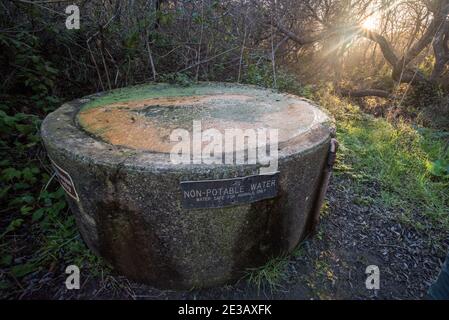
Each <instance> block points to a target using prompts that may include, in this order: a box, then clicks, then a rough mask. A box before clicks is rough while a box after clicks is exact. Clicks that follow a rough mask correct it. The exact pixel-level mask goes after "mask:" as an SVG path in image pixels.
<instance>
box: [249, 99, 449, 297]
mask: <svg viewBox="0 0 449 320" xmlns="http://www.w3.org/2000/svg"><path fill="white" fill-rule="evenodd" d="M310 98H312V99H314V100H315V101H317V102H318V103H319V104H321V106H323V107H324V108H326V109H327V110H328V111H329V113H330V114H331V115H332V116H333V117H335V120H336V124H337V138H338V141H339V143H340V149H339V152H338V157H337V163H336V166H335V168H334V169H335V172H334V174H348V175H350V176H351V177H352V179H353V180H354V181H355V182H356V184H355V188H357V187H358V188H359V189H360V190H362V189H363V188H362V185H363V184H366V183H372V182H376V183H377V184H379V185H380V187H381V190H380V191H379V193H378V197H375V198H372V197H371V196H367V195H363V194H362V195H360V197H359V198H356V199H354V201H355V202H356V203H357V204H360V205H366V206H375V205H376V201H381V202H382V204H383V205H386V206H388V207H390V208H392V209H393V210H392V211H393V212H396V213H397V216H396V218H397V219H398V221H399V222H401V223H404V224H408V225H411V226H413V227H415V228H416V229H419V230H428V232H431V231H430V230H429V228H430V229H438V230H441V229H440V228H443V229H444V230H445V231H448V230H449V177H448V176H447V175H435V174H434V172H432V170H431V168H432V163H435V162H436V161H440V162H442V163H449V154H448V150H447V146H446V142H445V140H444V138H445V137H446V134H445V133H444V132H441V131H435V130H431V129H425V128H419V127H414V126H413V125H412V124H409V123H406V122H403V121H398V122H396V123H390V122H388V121H387V120H385V119H383V118H374V117H373V116H370V115H367V114H364V113H363V112H361V111H360V109H359V107H358V106H356V105H354V104H351V103H350V102H348V101H346V100H344V99H341V98H339V97H337V96H335V95H332V94H331V93H329V92H327V91H321V92H318V93H316V94H315V96H314V97H310ZM327 211H328V208H327V205H325V206H324V207H323V209H322V214H324V215H326V214H327ZM317 237H318V238H322V233H320V232H319V233H318V234H317ZM288 263H289V257H288V256H283V257H279V258H274V259H272V260H270V261H269V262H268V263H267V264H266V265H264V266H262V267H260V268H256V269H253V270H250V271H251V273H250V274H249V276H248V279H249V282H250V283H252V284H254V285H255V286H256V287H257V288H258V289H260V288H261V287H263V286H264V285H268V287H269V288H270V289H271V290H272V291H273V290H276V289H277V288H278V287H279V286H280V284H279V283H280V281H281V280H282V279H283V276H284V274H283V272H284V271H285V270H286V266H287V265H288ZM324 266H325V265H324V262H323V261H317V264H316V266H315V267H316V270H317V272H318V273H323V274H324V275H326V276H329V270H327V269H326V270H325V271H326V272H324V271H323V270H324V269H325V268H324Z"/></svg>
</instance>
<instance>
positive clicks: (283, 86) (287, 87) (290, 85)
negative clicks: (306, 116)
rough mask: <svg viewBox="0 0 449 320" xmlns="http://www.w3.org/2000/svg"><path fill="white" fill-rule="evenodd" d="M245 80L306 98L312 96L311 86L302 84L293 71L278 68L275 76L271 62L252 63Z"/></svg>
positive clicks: (245, 81)
mask: <svg viewBox="0 0 449 320" xmlns="http://www.w3.org/2000/svg"><path fill="white" fill-rule="evenodd" d="M275 79H276V81H275ZM243 82H244V83H247V84H252V85H257V86H261V87H266V88H273V89H278V90H279V91H282V92H289V93H293V94H296V95H299V96H302V97H305V98H310V97H311V96H312V89H311V87H310V86H303V85H301V84H300V83H299V82H298V80H297V79H296V78H295V77H294V76H293V75H292V74H291V73H288V72H285V71H283V70H277V71H276V76H274V74H273V67H272V66H271V65H270V64H262V65H257V64H250V65H249V66H248V68H247V70H246V73H245V75H244V78H243Z"/></svg>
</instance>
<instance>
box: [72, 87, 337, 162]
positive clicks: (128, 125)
mask: <svg viewBox="0 0 449 320" xmlns="http://www.w3.org/2000/svg"><path fill="white" fill-rule="evenodd" d="M77 121H78V124H79V126H80V127H81V128H82V129H83V130H85V131H86V132H87V133H89V134H90V135H92V136H93V137H95V138H98V139H99V140H101V141H104V142H107V143H109V144H112V145H115V146H122V147H127V148H130V149H136V150H144V151H150V152H158V153H169V152H170V151H171V150H172V148H173V146H174V145H175V144H176V143H177V142H176V141H173V139H170V135H171V133H172V132H173V131H174V130H176V129H185V130H187V131H189V132H192V130H193V125H194V121H200V126H201V130H202V132H205V131H206V130H208V129H216V130H218V131H220V132H221V133H222V134H224V133H225V130H227V129H241V130H246V129H254V130H257V129H277V130H278V143H279V144H284V145H286V144H287V145H288V142H289V141H294V140H295V138H297V137H299V136H301V135H304V134H306V133H308V132H310V131H312V130H313V129H315V128H316V127H317V126H322V127H323V126H324V127H329V126H327V125H326V124H327V123H329V118H328V117H327V115H326V114H325V113H324V112H322V111H321V110H320V109H319V108H317V107H316V106H314V105H312V104H311V103H310V102H309V101H307V100H305V99H301V98H299V97H296V96H293V95H287V94H280V93H276V92H274V91H271V90H266V89H260V88H256V87H252V86H243V85H231V84H223V83H200V84H196V85H192V86H189V87H179V86H173V85H167V84H157V85H144V86H137V87H131V88H125V89H119V90H114V91H111V92H109V93H106V94H104V95H101V96H100V97H97V98H94V99H92V100H91V101H89V102H88V103H86V104H84V105H83V106H82V107H81V108H80V111H79V112H78V115H77ZM197 124H198V122H197Z"/></svg>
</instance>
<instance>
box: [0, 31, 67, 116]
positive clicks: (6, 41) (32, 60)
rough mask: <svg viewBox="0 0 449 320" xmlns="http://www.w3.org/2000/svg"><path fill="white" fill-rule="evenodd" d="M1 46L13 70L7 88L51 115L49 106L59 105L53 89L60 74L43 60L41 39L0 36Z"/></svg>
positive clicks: (22, 36)
mask: <svg viewBox="0 0 449 320" xmlns="http://www.w3.org/2000/svg"><path fill="white" fill-rule="evenodd" d="M0 44H1V45H2V47H3V48H4V49H3V50H4V51H5V52H4V54H5V57H7V58H6V60H7V61H6V63H7V64H8V65H9V66H11V67H12V68H14V69H15V72H14V77H13V78H12V81H11V82H10V83H9V84H8V85H9V87H10V88H11V89H12V90H19V92H20V93H21V94H23V95H26V96H27V97H28V98H29V99H30V100H31V101H32V103H33V105H34V106H35V107H37V108H38V109H40V110H43V111H50V110H49V109H47V108H48V106H49V105H53V104H54V103H56V102H58V100H57V98H56V97H55V96H54V95H53V94H52V91H53V90H52V88H53V87H54V86H55V81H56V76H57V75H58V72H59V71H58V70H57V69H56V68H55V67H54V66H53V64H52V63H51V62H50V61H48V60H46V59H45V58H44V57H43V55H42V52H41V50H40V47H41V43H40V39H39V38H38V37H37V36H35V35H34V34H31V33H28V32H20V33H18V34H17V35H16V36H15V37H14V38H12V37H8V36H7V35H2V34H0ZM17 87H20V89H19V88H17ZM15 88H17V89H15Z"/></svg>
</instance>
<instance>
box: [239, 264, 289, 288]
mask: <svg viewBox="0 0 449 320" xmlns="http://www.w3.org/2000/svg"><path fill="white" fill-rule="evenodd" d="M288 264H289V259H288V257H287V256H280V257H275V258H272V259H270V260H269V261H268V262H267V263H266V264H265V265H263V266H261V267H258V268H251V269H248V275H247V277H248V282H249V283H250V284H252V285H254V286H256V288H257V291H258V292H259V291H260V289H265V288H268V289H269V290H270V291H271V292H273V291H275V290H277V289H278V288H279V287H280V282H281V280H282V279H283V278H284V275H285V271H286V268H287V267H288Z"/></svg>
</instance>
